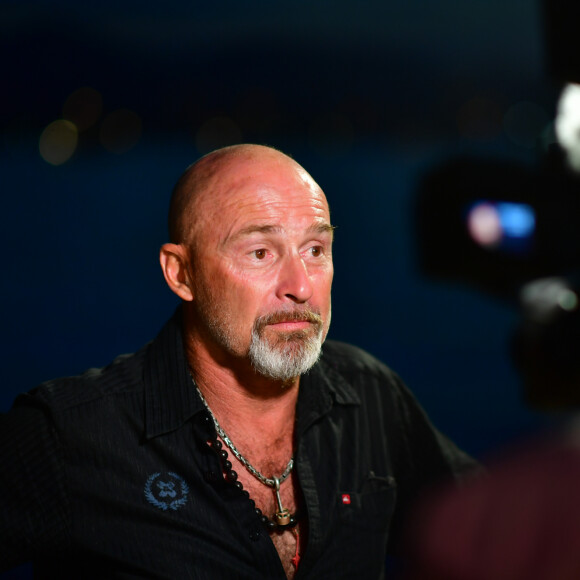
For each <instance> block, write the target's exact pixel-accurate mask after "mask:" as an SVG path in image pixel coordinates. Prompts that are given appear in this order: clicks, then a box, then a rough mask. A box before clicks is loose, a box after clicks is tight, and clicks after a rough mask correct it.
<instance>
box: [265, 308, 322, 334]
mask: <svg viewBox="0 0 580 580" xmlns="http://www.w3.org/2000/svg"><path fill="white" fill-rule="evenodd" d="M256 323H257V324H256V326H257V328H258V329H259V330H263V329H264V328H265V327H266V326H271V327H273V328H275V329H276V330H280V331H285V332H292V331H297V330H304V329H305V328H308V327H310V326H311V325H315V326H321V325H322V318H321V317H320V315H319V314H317V313H315V312H313V311H312V310H297V311H291V312H284V311H282V312H272V313H271V314H266V315H264V316H260V318H258V320H257V321H256Z"/></svg>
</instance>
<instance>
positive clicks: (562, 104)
mask: <svg viewBox="0 0 580 580" xmlns="http://www.w3.org/2000/svg"><path fill="white" fill-rule="evenodd" d="M555 132H556V136H557V138H558V143H560V145H561V146H562V148H563V149H564V150H565V151H566V156H567V160H568V163H569V165H570V166H571V167H572V168H573V169H574V170H575V171H580V85H577V84H574V83H570V84H568V85H566V86H565V87H564V90H563V91H562V94H561V95H560V100H559V101H558V115H557V117H556V122H555Z"/></svg>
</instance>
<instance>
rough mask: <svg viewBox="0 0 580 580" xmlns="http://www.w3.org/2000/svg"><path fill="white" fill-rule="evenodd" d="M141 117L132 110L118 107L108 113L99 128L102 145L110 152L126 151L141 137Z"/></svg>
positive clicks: (119, 152)
mask: <svg viewBox="0 0 580 580" xmlns="http://www.w3.org/2000/svg"><path fill="white" fill-rule="evenodd" d="M141 132H142V125H141V118H140V117H139V115H137V113H135V112H134V111H129V110H128V109H118V110H117V111H113V112H112V113H109V114H108V115H107V116H106V117H105V119H104V120H103V122H102V123H101V127H100V130H99V137H100V140H101V144H102V145H103V147H104V148H105V149H106V150H107V151H110V152H111V153H117V154H121V153H126V152H127V151H129V150H130V149H132V148H133V147H135V145H137V143H138V141H139V139H140V138H141Z"/></svg>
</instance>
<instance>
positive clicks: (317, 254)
mask: <svg viewBox="0 0 580 580" xmlns="http://www.w3.org/2000/svg"><path fill="white" fill-rule="evenodd" d="M310 253H311V254H312V255H313V256H314V257H315V258H319V257H320V256H322V246H312V248H310Z"/></svg>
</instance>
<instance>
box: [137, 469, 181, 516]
mask: <svg viewBox="0 0 580 580" xmlns="http://www.w3.org/2000/svg"><path fill="white" fill-rule="evenodd" d="M144 492H145V499H146V500H147V501H148V502H149V503H150V504H153V505H154V506H155V507H158V508H159V509H162V510H163V511H166V510H174V511H175V510H178V509H179V508H180V507H183V506H184V505H185V504H186V503H187V497H188V495H189V487H188V485H187V483H185V480H184V479H183V478H182V477H180V476H179V475H177V473H173V472H172V471H168V472H166V473H154V474H153V475H150V476H149V478H148V479H147V483H146V484H145V490H144Z"/></svg>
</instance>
